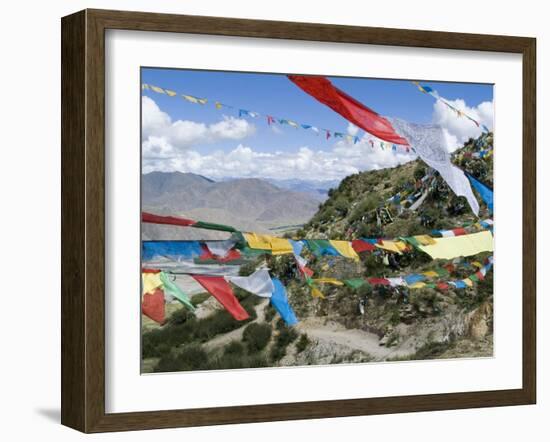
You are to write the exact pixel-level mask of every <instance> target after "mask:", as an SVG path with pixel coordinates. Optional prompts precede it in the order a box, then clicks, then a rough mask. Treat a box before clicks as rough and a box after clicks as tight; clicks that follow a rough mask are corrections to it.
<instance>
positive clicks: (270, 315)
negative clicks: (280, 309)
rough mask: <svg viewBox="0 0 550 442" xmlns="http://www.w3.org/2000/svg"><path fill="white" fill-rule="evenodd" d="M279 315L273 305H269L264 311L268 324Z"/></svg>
mask: <svg viewBox="0 0 550 442" xmlns="http://www.w3.org/2000/svg"><path fill="white" fill-rule="evenodd" d="M276 314H277V310H275V309H274V308H273V306H272V305H271V303H269V304H267V305H266V306H265V309H264V318H265V321H266V322H271V321H272V320H273V318H274V317H275V315H276Z"/></svg>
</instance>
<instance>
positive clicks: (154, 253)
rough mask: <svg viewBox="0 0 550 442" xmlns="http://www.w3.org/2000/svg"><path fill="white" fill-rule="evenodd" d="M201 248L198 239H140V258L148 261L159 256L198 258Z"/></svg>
mask: <svg viewBox="0 0 550 442" xmlns="http://www.w3.org/2000/svg"><path fill="white" fill-rule="evenodd" d="M201 254H202V248H201V245H200V243H199V242H198V241H142V242H141V259H143V260H144V261H150V260H152V259H155V258H159V257H166V258H170V259H172V260H181V259H193V258H198V257H199V256H201Z"/></svg>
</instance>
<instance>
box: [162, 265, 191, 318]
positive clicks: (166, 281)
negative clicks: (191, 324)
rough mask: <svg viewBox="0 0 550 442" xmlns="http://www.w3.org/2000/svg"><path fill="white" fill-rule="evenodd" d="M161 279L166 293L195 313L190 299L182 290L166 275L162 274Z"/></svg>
mask: <svg viewBox="0 0 550 442" xmlns="http://www.w3.org/2000/svg"><path fill="white" fill-rule="evenodd" d="M160 279H161V281H162V284H163V286H164V291H165V292H166V293H168V294H169V295H171V296H173V297H174V298H176V299H177V300H178V301H180V302H181V303H182V304H183V305H185V306H186V307H188V308H189V309H190V310H191V311H195V306H194V305H193V304H192V303H191V300H190V299H189V297H188V296H187V295H186V294H185V293H184V292H183V290H182V289H180V288H179V287H178V286H177V285H176V284H175V283H174V282H172V281H171V280H170V278H169V277H168V275H167V274H166V273H164V272H160Z"/></svg>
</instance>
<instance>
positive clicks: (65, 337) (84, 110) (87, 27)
mask: <svg viewBox="0 0 550 442" xmlns="http://www.w3.org/2000/svg"><path fill="white" fill-rule="evenodd" d="M61 24H62V26H61V29H62V45H61V51H62V97H61V98H62V128H61V135H62V177H61V183H62V198H61V202H62V204H61V207H62V209H61V215H62V217H61V218H62V221H61V227H62V271H61V276H62V303H61V316H62V334H61V347H62V370H61V373H62V393H61V396H62V397H61V399H62V402H61V422H62V423H63V424H64V425H67V426H69V427H72V428H75V429H78V430H80V431H83V432H102V431H121V430H141V429H151V428H169V427H184V426H197V425H215V424H230V423H239V422H262V421H280V420H289V419H312V418H325V417H338V416H356V415H367V414H382V413H403V412H412V411H429V410H447V409H460V408H472V407H492V406H505V405H520V404H534V403H535V401H536V334H535V333H536V322H535V321H536V305H535V294H536V187H535V186H536V149H535V146H536V144H535V143H536V135H535V132H536V126H535V124H536V101H535V100H536V97H535V87H536V82H535V80H536V72H535V69H536V58H535V57H536V40H535V39H534V38H525V37H509V36H496V35H478V34H459V33H448V32H431V31H415V30H405V29H384V28H366V27H356V26H339V25H326V24H311V23H291V22H276V21H263V20H240V19H230V18H217V17H199V16H185V15H168V14H151V13H142V12H123V11H104V10H84V11H81V12H78V13H75V14H73V15H69V16H67V17H64V18H63V19H62V23H61ZM106 29H126V30H140V31H164V32H179V33H191V34H210V35H223V36H241V37H262V38H275V39H291V40H305V41H327V42H342V43H361V44H376V45H391V46H406V47H423V48H441V49H459V50H476V51H496V52H508V53H518V54H522V56H523V386H522V388H520V389H515V390H499V391H476V392H467V393H446V394H429V395H415V396H402V397H382V398H364V399H349V400H332V401H316V402H299V403H286V404H270V405H252V406H231V407H221V408H202V409H192V410H170V411H147V412H136V413H117V414H106V413H105V300H104V285H105V262H104V250H105V226H104V221H105V160H104V157H105V78H104V77H105V45H104V44H105V30H106Z"/></svg>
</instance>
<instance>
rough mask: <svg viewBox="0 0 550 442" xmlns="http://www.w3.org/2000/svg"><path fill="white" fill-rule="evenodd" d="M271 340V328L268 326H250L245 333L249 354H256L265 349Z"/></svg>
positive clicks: (244, 339)
mask: <svg viewBox="0 0 550 442" xmlns="http://www.w3.org/2000/svg"><path fill="white" fill-rule="evenodd" d="M270 339H271V327H270V326H269V325H268V324H256V323H253V324H250V325H248V326H247V327H246V328H245V329H244V331H243V341H244V342H246V345H247V347H248V351H249V353H255V352H258V351H260V350H262V349H264V348H265V346H266V345H267V343H268V342H269V340H270Z"/></svg>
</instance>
